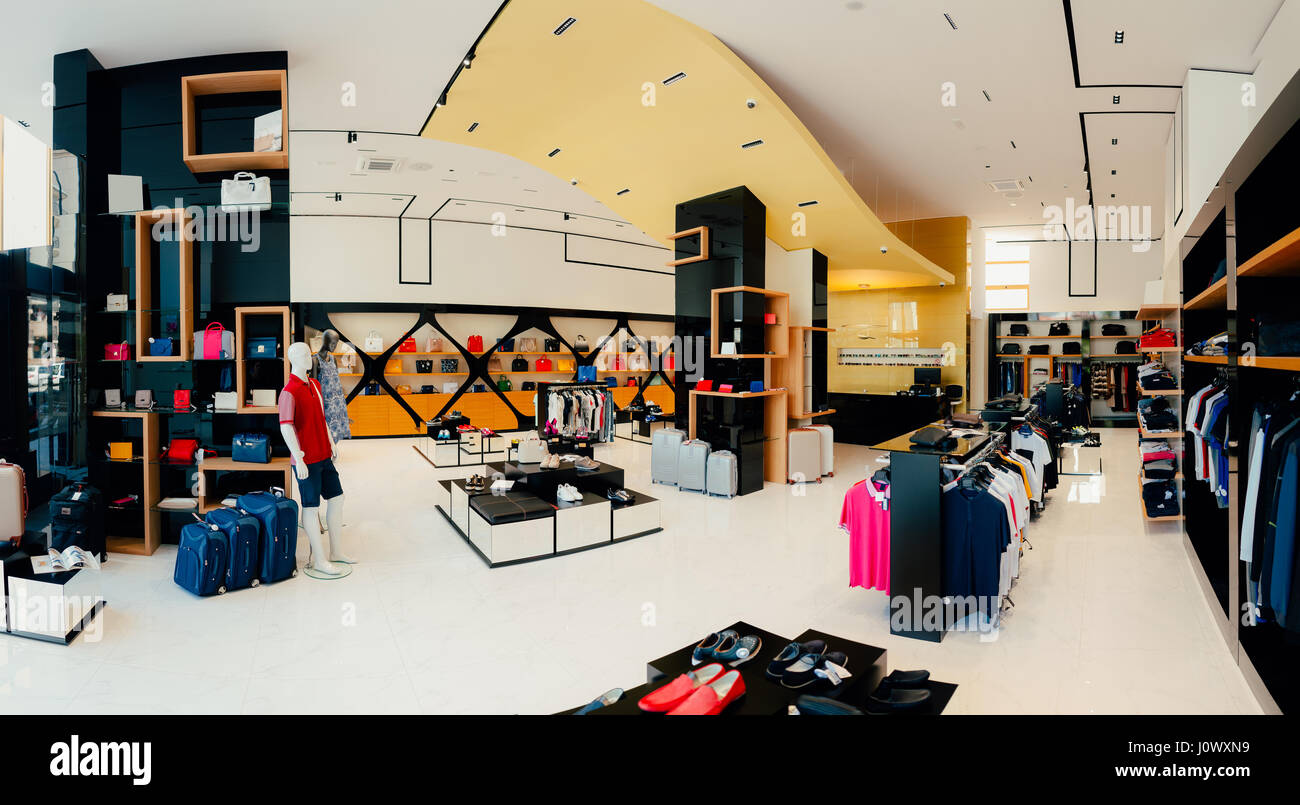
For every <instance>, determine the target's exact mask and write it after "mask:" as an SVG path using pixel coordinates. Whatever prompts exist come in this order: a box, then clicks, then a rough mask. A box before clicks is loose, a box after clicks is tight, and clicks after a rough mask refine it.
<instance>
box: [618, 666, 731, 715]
mask: <svg viewBox="0 0 1300 805" xmlns="http://www.w3.org/2000/svg"><path fill="white" fill-rule="evenodd" d="M725 670H726V669H725V668H723V667H722V666H721V665H720V664H718V663H716V662H715V663H712V664H711V665H706V666H704V667H703V668H697V669H695V670H694V671H687V672H686V673H684V674H682V675H681V676H679V677H677V678H676V679H674V680H673V681H672V682H669V683H668V684H667V685H664V686H663V687H661V688H656V689H654V690H652V691H650V692H649V693H647V694H646V695H644V696H642V697H641V701H639V702H637V703H636V706H637V707H640V708H641V709H642V710H645V711H646V712H647V713H666V712H668V711H669V710H671V709H673V708H674V707H676V706H677V705H679V704H681V703H682V702H684V701H686V699H687V698H688V697H689V696H690V695H691V694H692V693H694V692H695V691H696V690H697V689H699V687H700V686H701V685H707V684H708V683H710V682H712V681H713V680H715V679H717V678H718V677H719V676H722V673H723V671H725Z"/></svg>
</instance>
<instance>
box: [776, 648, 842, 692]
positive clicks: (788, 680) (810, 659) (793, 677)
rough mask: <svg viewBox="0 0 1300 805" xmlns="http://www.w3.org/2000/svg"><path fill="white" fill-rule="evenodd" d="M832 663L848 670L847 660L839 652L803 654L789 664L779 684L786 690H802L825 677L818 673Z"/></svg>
mask: <svg viewBox="0 0 1300 805" xmlns="http://www.w3.org/2000/svg"><path fill="white" fill-rule="evenodd" d="M827 662H833V663H835V664H836V665H838V666H840V667H841V668H845V669H846V670H847V668H848V662H849V658H848V657H846V656H845V655H844V653H843V652H839V651H827V652H825V653H822V654H805V655H803V656H802V657H800V658H799V659H798V660H795V661H794V662H793V663H791V664H790V667H789V668H787V669H785V671H784V672H782V674H781V684H782V685H783V686H785V687H787V688H802V687H807V686H808V685H811V684H812V683H814V682H817V681H818V680H823V679H825V678H826V677H824V676H821V675H819V674H818V673H817V672H818V671H823V672H824V671H825V669H826V663H827Z"/></svg>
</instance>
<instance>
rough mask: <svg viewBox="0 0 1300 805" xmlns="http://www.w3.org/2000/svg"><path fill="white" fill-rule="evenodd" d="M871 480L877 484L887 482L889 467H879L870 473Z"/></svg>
mask: <svg viewBox="0 0 1300 805" xmlns="http://www.w3.org/2000/svg"><path fill="white" fill-rule="evenodd" d="M871 480H872V481H873V482H874V483H878V484H888V483H889V467H881V468H880V469H878V470H876V471H875V472H873V473H872V474H871Z"/></svg>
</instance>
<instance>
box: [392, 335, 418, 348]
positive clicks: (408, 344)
mask: <svg viewBox="0 0 1300 805" xmlns="http://www.w3.org/2000/svg"><path fill="white" fill-rule="evenodd" d="M397 351H398V352H418V350H417V349H416V348H415V339H414V338H410V337H407V338H403V339H402V343H400V344H398V345H397Z"/></svg>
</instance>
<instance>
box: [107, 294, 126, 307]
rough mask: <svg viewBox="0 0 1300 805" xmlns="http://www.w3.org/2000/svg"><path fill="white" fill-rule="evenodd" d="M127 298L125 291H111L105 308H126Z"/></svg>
mask: <svg viewBox="0 0 1300 805" xmlns="http://www.w3.org/2000/svg"><path fill="white" fill-rule="evenodd" d="M126 306H127V298H126V294H124V293H111V294H109V295H108V302H107V303H106V304H105V305H104V310H108V311H119V312H120V311H123V310H126Z"/></svg>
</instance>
